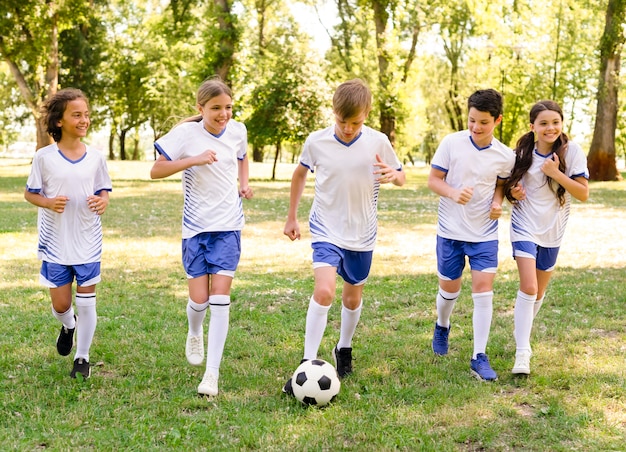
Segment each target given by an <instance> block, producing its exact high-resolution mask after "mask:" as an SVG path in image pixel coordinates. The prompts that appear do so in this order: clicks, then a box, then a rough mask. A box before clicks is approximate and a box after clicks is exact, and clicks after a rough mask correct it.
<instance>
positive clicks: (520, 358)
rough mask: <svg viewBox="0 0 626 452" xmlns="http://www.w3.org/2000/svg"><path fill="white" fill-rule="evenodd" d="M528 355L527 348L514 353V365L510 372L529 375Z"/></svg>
mask: <svg viewBox="0 0 626 452" xmlns="http://www.w3.org/2000/svg"><path fill="white" fill-rule="evenodd" d="M530 355H531V353H530V352H529V351H527V350H521V351H519V352H517V353H515V366H513V370H512V372H513V373H514V374H524V375H530Z"/></svg>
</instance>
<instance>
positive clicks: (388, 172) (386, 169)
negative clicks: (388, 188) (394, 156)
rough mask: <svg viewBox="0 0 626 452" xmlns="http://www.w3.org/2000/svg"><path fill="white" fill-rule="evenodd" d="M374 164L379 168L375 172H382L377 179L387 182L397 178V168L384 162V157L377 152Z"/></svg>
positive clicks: (383, 182)
mask: <svg viewBox="0 0 626 452" xmlns="http://www.w3.org/2000/svg"><path fill="white" fill-rule="evenodd" d="M374 166H377V167H378V168H380V169H378V170H376V171H374V174H380V177H379V178H377V179H376V180H377V181H378V182H380V183H381V184H387V183H389V182H393V181H394V180H395V179H396V173H397V172H396V170H395V169H393V168H392V167H390V166H389V165H387V164H386V163H385V162H383V159H381V158H380V155H378V154H376V163H374Z"/></svg>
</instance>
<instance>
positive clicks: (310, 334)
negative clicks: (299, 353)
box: [303, 297, 331, 359]
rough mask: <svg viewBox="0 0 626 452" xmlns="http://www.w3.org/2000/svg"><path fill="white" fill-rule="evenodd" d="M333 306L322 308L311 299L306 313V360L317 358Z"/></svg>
mask: <svg viewBox="0 0 626 452" xmlns="http://www.w3.org/2000/svg"><path fill="white" fill-rule="evenodd" d="M330 306H331V305H328V306H322V305H321V304H317V302H316V301H315V300H314V299H313V297H311V300H309V309H308V310H307V313H306V327H305V332H304V356H303V358H304V359H315V358H317V352H318V350H319V348H320V344H321V343H322V337H323V336H324V330H325V329H326V323H327V322H328V310H329V309H330Z"/></svg>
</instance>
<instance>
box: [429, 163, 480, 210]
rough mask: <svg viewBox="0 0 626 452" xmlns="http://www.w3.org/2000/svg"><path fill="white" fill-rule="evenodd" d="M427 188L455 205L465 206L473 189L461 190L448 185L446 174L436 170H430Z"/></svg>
mask: <svg viewBox="0 0 626 452" xmlns="http://www.w3.org/2000/svg"><path fill="white" fill-rule="evenodd" d="M428 188H430V189H431V190H432V191H433V192H435V193H437V194H438V195H439V196H443V197H445V198H450V199H452V200H453V201H454V202H456V203H457V204H467V203H468V202H469V200H470V199H472V195H473V194H474V188H473V187H463V188H462V189H461V190H459V189H456V188H453V187H451V186H450V185H448V183H447V182H446V173H445V172H444V171H441V170H439V169H437V168H431V169H430V173H429V174H428Z"/></svg>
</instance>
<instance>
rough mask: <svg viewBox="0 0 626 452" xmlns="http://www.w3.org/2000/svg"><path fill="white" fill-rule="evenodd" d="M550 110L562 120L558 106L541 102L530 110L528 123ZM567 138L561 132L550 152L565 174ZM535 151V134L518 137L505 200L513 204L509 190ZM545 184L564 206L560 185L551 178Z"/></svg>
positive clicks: (554, 103) (506, 186) (531, 161)
mask: <svg viewBox="0 0 626 452" xmlns="http://www.w3.org/2000/svg"><path fill="white" fill-rule="evenodd" d="M546 110H551V111H555V112H557V113H558V114H559V115H560V116H561V121H562V120H563V110H561V107H560V106H559V104H557V103H556V102H554V101H552V100H541V101H539V102H537V103H536V104H535V105H533V106H532V108H531V109H530V123H531V124H534V122H535V120H536V119H537V116H538V115H539V113H541V112H542V111H546ZM568 142H569V138H568V137H567V135H566V134H565V132H563V131H561V134H560V135H559V137H558V138H557V139H556V141H555V142H554V143H553V144H552V152H553V153H555V154H556V155H557V156H558V157H559V170H560V171H561V172H563V173H564V172H565V169H566V167H565V154H566V152H567V143H568ZM534 151H535V133H534V132H533V131H530V132H528V133H526V134H524V135H522V136H521V137H520V139H519V140H518V141H517V144H516V146H515V167H514V168H513V172H512V173H511V177H509V179H508V180H507V181H506V183H505V184H504V194H505V195H506V198H507V199H508V200H509V201H510V202H512V203H514V202H515V198H513V196H511V189H512V188H513V187H515V185H516V184H517V183H518V182H519V181H520V180H521V179H522V177H523V176H524V174H526V172H527V171H528V169H529V168H530V165H532V163H533V152H534ZM546 183H547V184H549V185H550V189H551V190H552V191H553V192H554V194H555V195H556V197H557V198H558V200H559V204H560V205H561V206H562V205H563V204H565V188H563V187H562V186H561V185H560V184H558V183H556V182H554V180H552V178H551V177H547V181H546Z"/></svg>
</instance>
